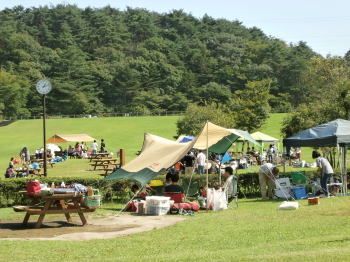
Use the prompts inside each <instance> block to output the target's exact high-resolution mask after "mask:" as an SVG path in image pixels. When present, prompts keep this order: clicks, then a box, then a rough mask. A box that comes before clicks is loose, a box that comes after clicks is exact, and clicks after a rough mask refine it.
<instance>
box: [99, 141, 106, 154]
mask: <svg viewBox="0 0 350 262" xmlns="http://www.w3.org/2000/svg"><path fill="white" fill-rule="evenodd" d="M100 152H101V153H104V152H106V144H105V141H104V139H103V138H102V139H101V147H100Z"/></svg>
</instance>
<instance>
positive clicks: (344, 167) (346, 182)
mask: <svg viewBox="0 0 350 262" xmlns="http://www.w3.org/2000/svg"><path fill="white" fill-rule="evenodd" d="M342 151H343V165H342V166H343V172H342V173H343V174H342V175H343V183H344V184H343V188H344V194H345V195H346V194H347V193H348V178H347V173H348V171H347V167H346V153H347V151H348V149H347V146H346V145H344V146H343V150H342Z"/></svg>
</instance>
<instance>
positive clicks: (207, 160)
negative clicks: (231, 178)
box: [206, 120, 209, 211]
mask: <svg viewBox="0 0 350 262" xmlns="http://www.w3.org/2000/svg"><path fill="white" fill-rule="evenodd" d="M206 162H207V166H206V169H207V192H208V189H209V169H208V167H209V121H208V120H207V157H206ZM207 195H208V193H207ZM208 209H209V203H208V201H207V211H208Z"/></svg>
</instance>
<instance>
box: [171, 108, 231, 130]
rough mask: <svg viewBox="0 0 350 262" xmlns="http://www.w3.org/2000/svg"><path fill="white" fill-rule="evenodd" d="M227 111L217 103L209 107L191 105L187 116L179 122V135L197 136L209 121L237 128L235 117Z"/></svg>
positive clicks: (186, 113)
mask: <svg viewBox="0 0 350 262" xmlns="http://www.w3.org/2000/svg"><path fill="white" fill-rule="evenodd" d="M226 110H227V108H224V107H222V106H220V105H217V104H215V103H212V104H209V105H207V106H198V105H195V104H190V105H189V106H188V108H187V110H186V112H185V115H184V116H183V117H182V118H181V119H179V120H178V122H177V134H178V135H181V134H186V135H193V136H196V135H198V134H199V132H200V131H201V130H202V128H203V126H204V124H205V123H206V122H207V121H210V122H212V123H214V124H216V125H219V126H222V127H226V128H232V127H233V126H235V125H234V116H233V115H232V114H231V113H230V112H227V111H226Z"/></svg>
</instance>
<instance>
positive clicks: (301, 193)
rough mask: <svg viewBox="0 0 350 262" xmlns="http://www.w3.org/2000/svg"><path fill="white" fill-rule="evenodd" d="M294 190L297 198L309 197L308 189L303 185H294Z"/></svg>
mask: <svg viewBox="0 0 350 262" xmlns="http://www.w3.org/2000/svg"><path fill="white" fill-rule="evenodd" d="M292 192H293V194H294V197H295V199H304V198H307V194H306V190H305V187H303V186H295V187H292Z"/></svg>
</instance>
